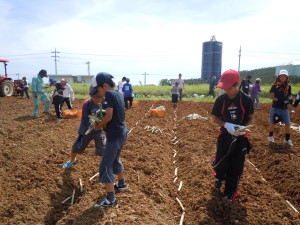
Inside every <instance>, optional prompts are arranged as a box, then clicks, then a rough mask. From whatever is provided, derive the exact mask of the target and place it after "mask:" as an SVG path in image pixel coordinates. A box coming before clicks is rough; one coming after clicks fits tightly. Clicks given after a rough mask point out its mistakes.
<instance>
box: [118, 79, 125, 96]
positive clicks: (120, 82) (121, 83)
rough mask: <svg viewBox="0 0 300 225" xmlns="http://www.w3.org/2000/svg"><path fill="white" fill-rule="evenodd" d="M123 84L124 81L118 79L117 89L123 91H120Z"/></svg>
mask: <svg viewBox="0 0 300 225" xmlns="http://www.w3.org/2000/svg"><path fill="white" fill-rule="evenodd" d="M123 85H124V83H123V82H122V81H121V80H120V81H119V83H118V87H119V89H118V90H119V92H120V93H123V91H122V88H123Z"/></svg>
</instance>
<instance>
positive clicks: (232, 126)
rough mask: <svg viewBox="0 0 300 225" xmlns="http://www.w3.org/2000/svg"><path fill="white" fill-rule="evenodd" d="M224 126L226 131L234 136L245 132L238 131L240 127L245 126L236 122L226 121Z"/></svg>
mask: <svg viewBox="0 0 300 225" xmlns="http://www.w3.org/2000/svg"><path fill="white" fill-rule="evenodd" d="M224 127H225V128H226V130H227V131H228V133H229V134H231V135H234V136H241V135H244V134H245V133H246V132H245V131H240V130H241V129H245V126H240V125H237V124H233V123H228V122H226V123H225V124H224Z"/></svg>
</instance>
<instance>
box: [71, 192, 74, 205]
mask: <svg viewBox="0 0 300 225" xmlns="http://www.w3.org/2000/svg"><path fill="white" fill-rule="evenodd" d="M74 197H75V189H74V190H73V194H72V200H71V205H73V203H74Z"/></svg>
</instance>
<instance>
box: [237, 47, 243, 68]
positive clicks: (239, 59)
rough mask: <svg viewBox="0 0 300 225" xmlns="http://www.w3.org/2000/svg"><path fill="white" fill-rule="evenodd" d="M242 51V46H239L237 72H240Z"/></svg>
mask: <svg viewBox="0 0 300 225" xmlns="http://www.w3.org/2000/svg"><path fill="white" fill-rule="evenodd" d="M241 53H242V47H241V46H240V51H239V68H238V72H240V64H241V55H242V54H241Z"/></svg>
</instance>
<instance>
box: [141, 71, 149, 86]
mask: <svg viewBox="0 0 300 225" xmlns="http://www.w3.org/2000/svg"><path fill="white" fill-rule="evenodd" d="M142 75H144V85H145V86H146V76H147V75H149V74H147V73H146V72H145V73H144V74H142Z"/></svg>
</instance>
